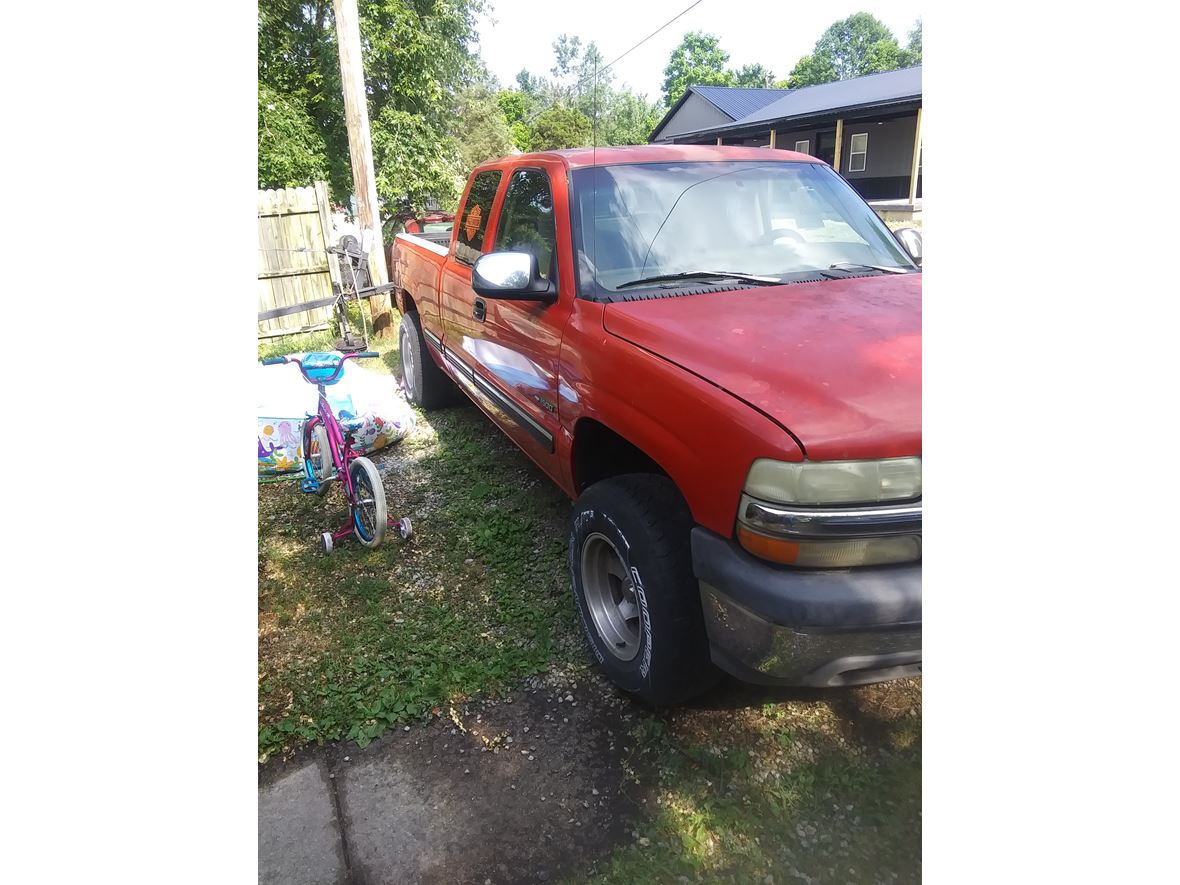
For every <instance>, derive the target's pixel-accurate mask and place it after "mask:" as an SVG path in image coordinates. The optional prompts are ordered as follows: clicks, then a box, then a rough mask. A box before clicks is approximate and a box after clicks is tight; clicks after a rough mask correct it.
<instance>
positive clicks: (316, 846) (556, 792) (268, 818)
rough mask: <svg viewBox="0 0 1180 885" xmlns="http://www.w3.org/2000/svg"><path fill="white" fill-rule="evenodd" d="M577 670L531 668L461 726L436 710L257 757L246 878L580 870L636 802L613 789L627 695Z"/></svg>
mask: <svg viewBox="0 0 1180 885" xmlns="http://www.w3.org/2000/svg"><path fill="white" fill-rule="evenodd" d="M581 679H582V682H583V684H580V685H579V684H578V682H577V680H574V679H570V680H566V681H563V682H558V683H557V684H553V681H552V680H549V679H547V680H545V681H542V680H541V679H540V678H534V679H532V680H530V681H529V682H528V683H526V685H525V686H524V687H523V689H522V690H519V691H516V692H514V693H513V695H512V696H511V697H510V698H505V699H504V700H502V701H500V702H499V703H497V702H492V701H488V702H484V703H481V704H476V705H472V706H471V707H470V709H469V710H468V712H467V714H466V715H465V716H463V717H462V719H461V722H462V727H459V726H457V725H456V724H455V723H454V722H452V721H450V720H449V719H441V718H440V719H436V720H434V721H433V722H431V723H430V724H428V725H421V726H415V727H413V728H411V729H410V730H408V731H406V730H404V729H399V730H398V731H395V732H391V733H390V734H388V735H387V736H385V737H383V738H382V739H380V740H379V741H376V742H374V743H373V744H371V745H370V746H368V747H367V748H365V749H364V750H360V749H358V748H357V746H356V744H353V743H347V744H340V745H336V746H332V747H325V748H322V749H320V750H316V751H312V752H309V753H308V754H306V755H305V756H303V757H302V758H300V759H297V760H296V761H294V762H291V763H286V764H283V763H271V764H268V765H267V766H265V767H264V768H263V770H262V772H261V775H260V786H259V791H258V867H259V877H258V878H259V881H260V882H262V883H276V885H277V883H284V885H312V883H315V885H345V883H348V885H377V883H381V885H385V883H403V882H405V883H410V882H413V883H419V882H427V883H432V882H439V883H443V882H445V883H460V882H472V883H486V882H488V881H490V882H493V883H507V882H548V881H552V880H554V879H558V878H561V877H564V876H569V875H573V874H576V873H578V872H580V871H584V870H587V869H588V868H589V866H590V865H591V863H593V861H594V860H596V859H598V858H601V857H605V856H607V855H609V854H610V851H611V849H612V848H613V847H614V846H615V845H616V844H618V843H619V842H620V841H622V840H625V839H628V837H627V835H626V820H625V812H626V811H628V810H631V811H633V810H634V809H635V808H636V805H635V803H638V802H641V801H642V800H641V798H640V796H639V795H638V793H637V792H636V789H637V788H635V787H634V785H631V790H630V791H629V792H628V791H625V790H624V789H623V787H624V784H623V767H622V760H623V757H624V740H623V739H624V737H625V735H626V732H627V729H628V728H629V727H630V725H631V724H633V722H632V721H631V714H630V704H629V702H628V701H626V700H624V699H622V698H621V697H619V696H618V694H617V693H615V692H614V691H613V690H610V689H606V690H604V689H603V687H602V686H601V685H598V684H595V682H596V680H595V679H594V677H581ZM587 683H588V684H587ZM575 686H576V687H575ZM463 729H466V731H464V730H463Z"/></svg>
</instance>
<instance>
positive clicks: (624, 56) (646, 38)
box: [599, 0, 701, 73]
mask: <svg viewBox="0 0 1180 885" xmlns="http://www.w3.org/2000/svg"><path fill="white" fill-rule="evenodd" d="M700 4H701V0H696V3H693V4H692V6H687V7H685V8H684V9H682V10H681V11H680V12H678V13H676V15H674V16H672V18H670V19H668V20H667V21H666V22H664V23H663V24H662V25H660V26H659V27H658V28H656V29H655V30H654V31H652V32H651V33H650V34H648V35H647V36H646V37H644V38H643V39H642V40H640V41H639V42H638V43H636V44H635V45H634V46H632V47H631V48H630V49H628V50H627V51H626V52H624V53H623V54H622V55H620V56H619V57H618V58H616V59H615V61H621V60H622V59H624V58H626V57H627V56H628V55H630V54H631V53H632V52H634V51H635V50H636V49H638V48H639V47H640V46H642V45H643V44H644V43H646V42H647V41H648V40H650V39H651V38H652V37H654V36H655V35H656V34H658V33H659V32H660V31H662V30H664V28H666V27H668V25H670V24H672V22H674V21H676V19H678V18H680V17H681V16H682V15H684V14H685V13H686V12H689V11H690V10H692V9H693V8H694V7H697V6H700ZM615 61H612V62H611V63H610V64H609V65H607V66H606V67H605V68H603V69H602V71H609V70H610V69H611V65H613V64H614V63H615ZM602 71H600V72H599V73H602Z"/></svg>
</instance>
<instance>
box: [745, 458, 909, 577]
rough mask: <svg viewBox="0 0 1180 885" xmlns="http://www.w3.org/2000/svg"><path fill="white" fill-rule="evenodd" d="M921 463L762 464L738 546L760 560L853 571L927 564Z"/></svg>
mask: <svg viewBox="0 0 1180 885" xmlns="http://www.w3.org/2000/svg"><path fill="white" fill-rule="evenodd" d="M921 498H922V459H921V458H919V457H914V458H885V459H883V460H880V461H803V462H801V463H791V462H786V461H772V460H770V459H768V458H760V459H759V460H757V461H755V462H754V465H753V466H752V467H751V468H750V473H749V475H748V476H747V477H746V488H745V494H744V495H742V498H741V505H740V507H739V508H738V521H737V540H738V543H739V544H741V546H742V547H744V548H745V549H746V550H748V551H749V552H750V553H753V554H754V555H755V556H758V557H760V558H762V559H766V560H770V561H771V562H777V563H781V564H783V565H793V566H798V567H804V568H852V567H856V566H870V565H889V564H893V563H903V562H917V561H919V560H920V559H921V558H922V501H921Z"/></svg>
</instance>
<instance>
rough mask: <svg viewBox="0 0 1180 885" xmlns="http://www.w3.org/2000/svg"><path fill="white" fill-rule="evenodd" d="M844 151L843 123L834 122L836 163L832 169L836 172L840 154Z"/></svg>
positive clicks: (838, 168)
mask: <svg viewBox="0 0 1180 885" xmlns="http://www.w3.org/2000/svg"><path fill="white" fill-rule="evenodd" d="M843 150H844V121H843V120H837V121H836V162H835V163H833V164H832V168H833V169H835V170H836V171H837V172H839V171H840V153H841V152H842V151H843Z"/></svg>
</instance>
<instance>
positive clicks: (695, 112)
mask: <svg viewBox="0 0 1180 885" xmlns="http://www.w3.org/2000/svg"><path fill="white" fill-rule="evenodd" d="M732 122H733V120H732V119H731V118H730V117H729V116H728V115H726V114H723V113H722V112H721V111H719V110H717V108H715V107H714V106H713V105H711V104H710V103H709V102H707V101H705V100H704V99H703V98H701V97H700V96H699V95H697V94H696V93H695V92H694V93H692V94H691V95H689V96H688V98H687V99H685V101H684V104H682V105H681V106H680V110H678V111H677V112H676V114H675V115H674V116H673V117H672V119H671V120H669V121H668V125H667V126H665V127H664V129H663V131H662V132H661V133H660V137H659V138H657V139H656V142H657V143H659V142H664V141H670V140H671V139H673V138H675V137H676V136H677V135H679V134H681V133H684V132H694V131H696V130H697V129H707V128H708V127H710V126H723V125H725V124H726V123H732ZM713 140H714V141H715V140H716V139H713Z"/></svg>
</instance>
